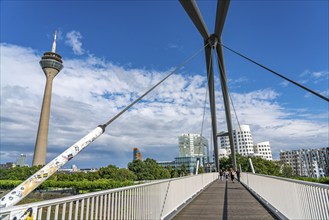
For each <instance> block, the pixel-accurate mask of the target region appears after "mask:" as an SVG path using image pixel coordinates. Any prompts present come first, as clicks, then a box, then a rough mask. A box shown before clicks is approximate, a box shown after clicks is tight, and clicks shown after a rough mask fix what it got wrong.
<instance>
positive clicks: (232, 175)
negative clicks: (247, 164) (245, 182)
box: [230, 168, 235, 183]
mask: <svg viewBox="0 0 329 220" xmlns="http://www.w3.org/2000/svg"><path fill="white" fill-rule="evenodd" d="M234 175H235V171H234V170H233V168H231V171H230V176H231V180H232V183H234Z"/></svg>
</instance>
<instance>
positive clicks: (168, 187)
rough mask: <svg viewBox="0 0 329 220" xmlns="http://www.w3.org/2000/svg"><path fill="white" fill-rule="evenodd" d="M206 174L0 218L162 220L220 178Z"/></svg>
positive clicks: (12, 211) (1, 213)
mask: <svg viewBox="0 0 329 220" xmlns="http://www.w3.org/2000/svg"><path fill="white" fill-rule="evenodd" d="M217 177H218V173H207V174H201V175H197V176H189V177H182V178H175V179H166V180H160V181H154V182H151V183H145V184H140V185H135V186H128V187H123V188H118V189H111V190H105V191H99V192H94V193H87V194H83V195H77V196H69V197H65V198H60V199H53V200H47V201H42V202H36V203H29V204H25V205H19V206H13V207H8V208H3V209H1V210H0V219H15V217H16V219H25V218H26V216H28V215H30V216H31V217H33V219H40V220H41V219H56V220H57V219H62V220H71V219H75V220H78V219H79V220H89V219H90V220H100V219H116V220H117V219H163V218H165V217H166V216H168V215H169V214H170V213H172V212H173V211H175V210H176V209H177V208H178V207H179V206H181V205H182V204H184V203H185V202H186V201H187V200H189V199H190V198H192V197H193V196H194V195H195V194H197V193H198V192H199V191H200V190H202V189H203V188H204V187H206V186H207V185H208V184H210V183H211V182H213V181H214V180H215V179H217Z"/></svg>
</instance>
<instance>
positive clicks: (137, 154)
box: [133, 147, 142, 160]
mask: <svg viewBox="0 0 329 220" xmlns="http://www.w3.org/2000/svg"><path fill="white" fill-rule="evenodd" d="M133 160H142V154H141V152H140V151H139V150H138V148H137V147H135V148H134V149H133Z"/></svg>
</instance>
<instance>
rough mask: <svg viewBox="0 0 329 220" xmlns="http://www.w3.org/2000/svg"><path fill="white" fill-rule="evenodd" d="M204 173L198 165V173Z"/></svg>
mask: <svg viewBox="0 0 329 220" xmlns="http://www.w3.org/2000/svg"><path fill="white" fill-rule="evenodd" d="M201 173H204V170H203V167H201V166H199V168H198V174H201Z"/></svg>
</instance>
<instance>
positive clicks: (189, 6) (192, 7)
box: [179, 0, 236, 171]
mask: <svg viewBox="0 0 329 220" xmlns="http://www.w3.org/2000/svg"><path fill="white" fill-rule="evenodd" d="M179 2H180V3H181V5H182V6H183V8H184V9H185V11H186V13H187V14H188V15H189V17H190V18H191V20H192V22H193V23H194V25H195V26H196V28H197V29H198V31H199V32H200V34H201V36H202V38H203V40H204V44H205V45H207V46H206V47H205V56H206V65H207V78H208V88H209V100H210V111H211V120H212V131H213V141H214V154H215V155H214V156H215V165H216V169H217V171H219V160H218V141H217V138H218V135H217V120H216V102H215V89H214V73H213V64H212V63H213V62H211V61H212V56H211V50H212V49H214V50H215V51H216V53H217V57H218V66H219V67H220V70H219V72H220V80H221V88H222V93H223V97H224V106H225V115H226V123H227V130H228V133H229V140H230V146H231V155H232V166H233V168H234V169H236V158H235V149H234V144H233V130H232V122H231V112H230V105H229V102H230V101H229V93H228V87H227V80H226V73H225V64H224V55H223V51H222V46H221V35H222V31H223V27H224V23H225V18H226V15H227V11H228V8H229V5H230V0H218V4H217V12H216V23H215V32H214V34H212V35H209V32H208V29H207V26H206V25H205V23H204V21H203V18H202V16H201V13H200V11H199V8H198V6H197V4H196V2H195V0H180V1H179Z"/></svg>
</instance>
